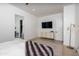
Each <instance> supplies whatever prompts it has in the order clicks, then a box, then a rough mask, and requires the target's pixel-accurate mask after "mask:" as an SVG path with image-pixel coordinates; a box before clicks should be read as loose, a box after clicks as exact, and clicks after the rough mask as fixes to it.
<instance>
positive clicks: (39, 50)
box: [25, 41, 53, 56]
mask: <svg viewBox="0 0 79 59" xmlns="http://www.w3.org/2000/svg"><path fill="white" fill-rule="evenodd" d="M25 46H26V56H53V49H52V48H51V47H49V46H46V45H43V44H39V43H37V42H33V41H27V42H26V45H25Z"/></svg>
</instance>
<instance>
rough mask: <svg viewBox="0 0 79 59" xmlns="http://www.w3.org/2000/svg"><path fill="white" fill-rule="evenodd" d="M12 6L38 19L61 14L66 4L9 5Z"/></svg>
mask: <svg viewBox="0 0 79 59" xmlns="http://www.w3.org/2000/svg"><path fill="white" fill-rule="evenodd" d="M11 4H12V5H14V6H16V7H18V8H20V9H22V10H24V11H26V12H28V13H30V14H33V15H35V16H38V17H42V16H46V15H50V14H55V13H60V12H63V7H64V5H68V3H29V4H28V5H26V4H25V3H11Z"/></svg>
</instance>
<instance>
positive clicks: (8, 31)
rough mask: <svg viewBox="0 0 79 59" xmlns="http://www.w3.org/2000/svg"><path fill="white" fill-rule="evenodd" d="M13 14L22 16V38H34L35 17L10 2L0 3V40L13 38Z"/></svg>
mask: <svg viewBox="0 0 79 59" xmlns="http://www.w3.org/2000/svg"><path fill="white" fill-rule="evenodd" d="M15 14H18V15H21V16H24V39H26V40H29V39H32V38H35V37H36V36H37V34H36V21H37V17H36V16H34V15H31V14H29V13H27V12H25V11H23V10H21V9H19V8H16V7H15V6H12V5H10V4H0V42H5V41H9V40H14V39H15V37H14V31H15Z"/></svg>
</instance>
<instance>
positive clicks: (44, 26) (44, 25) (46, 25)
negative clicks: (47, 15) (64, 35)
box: [42, 21, 52, 28]
mask: <svg viewBox="0 0 79 59" xmlns="http://www.w3.org/2000/svg"><path fill="white" fill-rule="evenodd" d="M42 28H52V21H50V22H42Z"/></svg>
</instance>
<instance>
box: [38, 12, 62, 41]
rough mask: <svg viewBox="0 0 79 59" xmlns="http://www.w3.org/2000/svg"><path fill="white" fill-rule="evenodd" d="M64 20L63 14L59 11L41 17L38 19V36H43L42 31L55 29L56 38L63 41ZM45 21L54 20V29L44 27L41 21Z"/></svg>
mask: <svg viewBox="0 0 79 59" xmlns="http://www.w3.org/2000/svg"><path fill="white" fill-rule="evenodd" d="M62 20H63V14H62V13H57V14H52V15H48V16H44V17H40V18H39V19H38V37H40V36H41V32H50V31H54V39H56V40H60V41H62V40H63V39H62ZM45 21H52V22H53V28H52V29H42V27H41V23H42V22H45Z"/></svg>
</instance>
